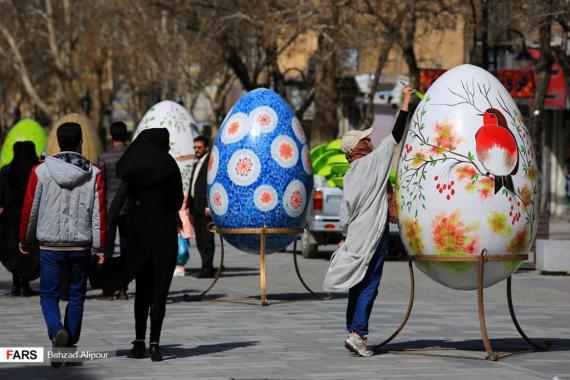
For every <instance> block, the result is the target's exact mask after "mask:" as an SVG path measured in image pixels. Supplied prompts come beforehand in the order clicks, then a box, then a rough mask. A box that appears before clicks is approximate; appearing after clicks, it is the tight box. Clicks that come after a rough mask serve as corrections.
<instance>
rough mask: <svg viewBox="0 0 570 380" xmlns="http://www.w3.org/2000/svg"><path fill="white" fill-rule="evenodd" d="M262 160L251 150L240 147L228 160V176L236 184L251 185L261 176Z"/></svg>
mask: <svg viewBox="0 0 570 380" xmlns="http://www.w3.org/2000/svg"><path fill="white" fill-rule="evenodd" d="M260 172H261V162H260V161H259V157H257V155H256V154H255V153H254V152H253V151H251V150H249V149H240V150H237V151H235V152H234V154H232V156H231V157H230V160H229V162H228V176H229V177H230V179H231V180H232V182H234V183H235V184H236V185H239V186H249V185H251V184H252V183H254V182H255V181H257V179H258V178H259V173H260Z"/></svg>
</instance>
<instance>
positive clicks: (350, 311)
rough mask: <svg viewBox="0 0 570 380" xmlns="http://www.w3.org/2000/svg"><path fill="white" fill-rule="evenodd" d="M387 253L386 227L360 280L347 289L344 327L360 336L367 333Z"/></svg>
mask: <svg viewBox="0 0 570 380" xmlns="http://www.w3.org/2000/svg"><path fill="white" fill-rule="evenodd" d="M387 253H388V228H386V229H385V230H384V233H383V234H382V238H381V239H380V244H378V248H377V249H376V252H375V253H374V256H372V259H371V260H370V263H369V264H368V270H367V271H366V274H365V275H364V278H363V279H362V281H360V282H359V283H358V284H357V285H355V286H353V287H352V288H350V290H349V291H348V307H347V309H346V329H347V330H348V332H349V333H352V332H355V333H358V334H360V335H362V336H366V335H368V320H369V319H370V313H372V306H373V305H374V300H375V299H376V296H377V295H378V286H379V285H380V278H381V277H382V269H383V268H384V260H385V259H386V255H387Z"/></svg>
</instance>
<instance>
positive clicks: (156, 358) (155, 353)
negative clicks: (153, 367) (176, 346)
mask: <svg viewBox="0 0 570 380" xmlns="http://www.w3.org/2000/svg"><path fill="white" fill-rule="evenodd" d="M150 360H152V361H153V362H161V361H162V354H161V353H160V346H159V345H158V343H151V344H150Z"/></svg>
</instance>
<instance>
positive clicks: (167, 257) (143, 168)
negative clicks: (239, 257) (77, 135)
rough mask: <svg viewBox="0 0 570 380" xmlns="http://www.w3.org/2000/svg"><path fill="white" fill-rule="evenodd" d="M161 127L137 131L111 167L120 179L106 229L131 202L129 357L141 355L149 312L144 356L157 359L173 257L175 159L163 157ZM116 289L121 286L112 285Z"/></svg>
mask: <svg viewBox="0 0 570 380" xmlns="http://www.w3.org/2000/svg"><path fill="white" fill-rule="evenodd" d="M169 150H170V143H169V133H168V130H167V129H165V128H151V129H147V130H144V131H143V132H141V133H140V134H139V135H138V136H137V138H136V139H135V140H134V141H133V143H132V144H131V145H130V146H129V148H128V149H127V151H126V152H125V154H124V155H123V157H122V158H121V159H120V160H119V162H118V163H117V176H118V177H119V178H120V179H121V180H122V181H123V184H122V185H121V187H120V189H119V191H118V193H117V195H116V196H115V199H113V202H112V204H111V210H110V211H109V215H110V225H112V224H113V215H116V214H117V213H118V212H117V211H118V209H120V208H121V207H122V206H123V204H124V202H125V201H126V198H128V201H129V202H130V204H131V207H132V211H131V213H130V221H129V228H128V231H129V232H128V238H127V239H128V240H127V241H128V242H129V245H128V247H127V254H126V257H124V258H123V263H124V268H125V271H126V276H125V278H124V279H123V281H124V282H125V281H130V279H132V278H133V277H134V278H135V279H136V295H135V329H136V340H135V341H133V348H132V350H131V352H130V354H129V357H132V358H137V359H139V358H143V357H144V356H145V350H146V346H145V337H146V324H147V319H148V316H149V314H150V356H151V360H152V361H160V360H162V355H161V354H160V347H159V340H160V330H161V328H162V321H163V320H164V314H165V309H166V297H167V296H168V290H169V288H170V283H171V282H172V274H173V273H174V268H175V266H176V258H177V255H178V240H177V239H178V237H177V233H178V232H177V228H178V227H177V220H178V219H177V218H178V210H180V208H181V207H182V199H183V193H182V178H181V176H180V169H178V165H177V164H176V161H174V159H173V158H172V156H170V154H168V151H169ZM116 286H124V283H123V284H116Z"/></svg>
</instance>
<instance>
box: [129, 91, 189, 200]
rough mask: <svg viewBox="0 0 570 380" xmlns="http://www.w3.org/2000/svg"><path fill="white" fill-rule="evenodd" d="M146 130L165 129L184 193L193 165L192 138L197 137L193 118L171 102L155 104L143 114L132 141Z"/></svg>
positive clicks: (187, 186)
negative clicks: (178, 169)
mask: <svg viewBox="0 0 570 380" xmlns="http://www.w3.org/2000/svg"><path fill="white" fill-rule="evenodd" d="M148 128H166V129H168V132H169V134H170V155H171V156H172V157H174V159H175V160H176V163H177V164H178V167H179V168H180V173H181V174H182V184H183V187H184V193H186V192H187V191H188V188H189V186H190V176H191V175H192V164H193V163H194V138H196V137H198V136H199V132H198V129H197V127H196V122H195V121H194V118H193V117H192V115H190V113H189V112H188V111H186V109H185V108H184V107H182V106H181V105H180V104H178V103H175V102H173V101H171V100H164V101H162V102H160V103H157V104H155V105H154V106H152V107H151V108H149V110H148V111H147V112H146V113H145V114H144V116H143V118H142V120H141V121H140V123H139V125H138V127H137V130H136V131H135V135H134V136H133V139H135V138H136V137H137V136H138V134H139V133H141V132H142V131H144V130H145V129H148Z"/></svg>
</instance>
